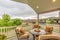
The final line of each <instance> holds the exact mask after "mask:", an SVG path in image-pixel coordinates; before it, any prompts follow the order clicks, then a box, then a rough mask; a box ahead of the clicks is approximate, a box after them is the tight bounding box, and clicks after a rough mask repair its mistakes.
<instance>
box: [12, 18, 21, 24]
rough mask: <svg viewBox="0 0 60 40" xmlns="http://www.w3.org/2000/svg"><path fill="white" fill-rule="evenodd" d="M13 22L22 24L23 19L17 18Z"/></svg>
mask: <svg viewBox="0 0 60 40" xmlns="http://www.w3.org/2000/svg"><path fill="white" fill-rule="evenodd" d="M13 24H14V25H20V24H22V20H21V19H18V18H16V19H14V20H13Z"/></svg>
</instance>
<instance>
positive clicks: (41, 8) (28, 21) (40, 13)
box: [5, 0, 60, 40]
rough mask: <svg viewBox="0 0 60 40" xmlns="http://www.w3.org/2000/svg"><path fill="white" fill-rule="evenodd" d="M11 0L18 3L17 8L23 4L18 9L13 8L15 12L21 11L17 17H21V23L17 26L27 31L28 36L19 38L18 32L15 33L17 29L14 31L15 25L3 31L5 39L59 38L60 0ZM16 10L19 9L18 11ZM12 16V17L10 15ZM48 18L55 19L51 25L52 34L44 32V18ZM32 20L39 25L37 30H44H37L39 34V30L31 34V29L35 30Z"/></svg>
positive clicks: (57, 39) (36, 39)
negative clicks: (9, 29) (11, 28)
mask: <svg viewBox="0 0 60 40" xmlns="http://www.w3.org/2000/svg"><path fill="white" fill-rule="evenodd" d="M12 1H14V2H16V3H18V8H19V7H20V6H21V5H22V4H23V6H21V8H20V10H18V9H17V10H15V11H17V12H16V13H20V12H21V14H19V17H18V18H21V19H23V23H22V24H21V25H19V26H17V27H22V28H24V29H25V30H26V31H27V32H29V38H25V39H19V38H18V36H19V35H18V34H19V33H17V31H16V28H17V27H15V28H14V29H13V30H11V31H8V32H5V35H7V40H60V0H11V2H12ZM16 3H15V4H16ZM20 4H21V5H20ZM12 5H14V4H12ZM14 7H17V5H14V6H13V7H12V8H13V9H14ZM10 8H11V7H10ZM23 8H24V9H23ZM27 8H28V9H27ZM13 9H12V10H13ZM21 9H22V10H21ZM15 11H14V12H15ZM18 11H20V12H18ZM9 12H10V11H9ZM9 12H8V13H9ZM24 12H25V13H24ZM6 13H7V11H6ZM12 13H13V12H12ZM16 13H15V15H17V14H16ZM23 13H24V15H23ZM27 14H28V15H27ZM15 15H14V16H15ZM28 16H29V17H28ZM16 17H17V16H16ZM12 18H14V17H13V16H12ZM49 18H53V19H55V20H56V23H53V24H52V25H51V26H52V27H53V31H52V34H46V33H47V32H46V33H45V34H44V32H45V27H46V20H47V19H49ZM41 19H43V21H41ZM33 22H36V24H37V25H38V26H40V28H38V29H39V30H40V29H42V30H43V31H44V32H41V30H40V31H39V32H41V33H40V34H39V32H37V34H38V35H36V34H33V33H34V32H33V30H34V31H35V29H33V26H34V23H33ZM49 26H50V25H49ZM18 29H19V28H18ZM19 30H20V29H19ZM31 30H32V31H31ZM32 32H33V33H32ZM45 38H46V39H45ZM51 38H53V39H51ZM55 38H56V39H55Z"/></svg>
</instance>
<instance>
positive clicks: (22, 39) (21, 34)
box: [15, 27, 29, 40]
mask: <svg viewBox="0 0 60 40" xmlns="http://www.w3.org/2000/svg"><path fill="white" fill-rule="evenodd" d="M15 31H16V35H17V38H18V40H29V33H28V32H26V31H25V30H24V29H23V28H20V27H19V28H16V30H15Z"/></svg>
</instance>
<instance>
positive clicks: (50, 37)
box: [39, 34, 60, 40]
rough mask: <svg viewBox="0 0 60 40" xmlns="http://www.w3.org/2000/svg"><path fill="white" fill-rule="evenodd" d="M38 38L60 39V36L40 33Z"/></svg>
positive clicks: (42, 39)
mask: <svg viewBox="0 0 60 40" xmlns="http://www.w3.org/2000/svg"><path fill="white" fill-rule="evenodd" d="M39 40H60V37H59V35H53V34H48V35H40V36H39Z"/></svg>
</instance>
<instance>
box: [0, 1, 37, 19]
mask: <svg viewBox="0 0 60 40" xmlns="http://www.w3.org/2000/svg"><path fill="white" fill-rule="evenodd" d="M3 14H9V15H10V16H11V17H12V18H16V17H18V18H26V17H30V16H36V13H35V11H34V10H33V9H32V8H31V7H29V6H28V5H27V4H23V3H18V2H14V1H10V0H0V17H1V16H2V15H3Z"/></svg>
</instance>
